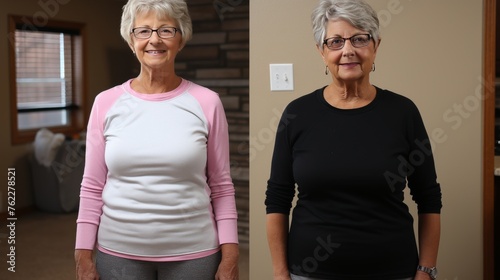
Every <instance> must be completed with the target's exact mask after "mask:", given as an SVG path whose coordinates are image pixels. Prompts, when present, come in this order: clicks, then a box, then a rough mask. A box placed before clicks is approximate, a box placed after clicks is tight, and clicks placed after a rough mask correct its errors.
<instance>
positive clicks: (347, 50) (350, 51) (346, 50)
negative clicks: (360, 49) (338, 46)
mask: <svg viewBox="0 0 500 280" xmlns="http://www.w3.org/2000/svg"><path fill="white" fill-rule="evenodd" d="M353 55H354V47H353V45H352V43H351V40H346V41H345V42H344V47H343V48H342V56H353Z"/></svg>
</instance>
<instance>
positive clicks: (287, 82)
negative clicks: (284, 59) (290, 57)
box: [269, 63, 293, 91]
mask: <svg viewBox="0 0 500 280" xmlns="http://www.w3.org/2000/svg"><path fill="white" fill-rule="evenodd" d="M269 73H270V75H269V77H270V80H271V91H292V90H293V64H291V63H289V64H269Z"/></svg>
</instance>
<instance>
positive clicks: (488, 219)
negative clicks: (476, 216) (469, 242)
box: [483, 0, 497, 280]
mask: <svg viewBox="0 0 500 280" xmlns="http://www.w3.org/2000/svg"><path fill="white" fill-rule="evenodd" d="M483 3H484V6H483V9H484V10H483V11H484V25H483V29H484V30H483V32H484V33H483V36H484V37H483V38H484V39H483V44H484V45H483V50H484V57H483V77H484V88H483V91H484V98H483V114H484V115H483V279H484V280H494V270H495V266H494V202H495V201H494V197H495V195H494V194H495V193H494V191H495V189H494V184H495V181H494V179H495V176H494V171H495V166H494V165H495V142H494V140H495V78H496V73H495V62H496V10H497V9H496V0H484V2H483Z"/></svg>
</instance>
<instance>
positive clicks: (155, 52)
mask: <svg viewBox="0 0 500 280" xmlns="http://www.w3.org/2000/svg"><path fill="white" fill-rule="evenodd" d="M165 52H166V51H162V50H152V51H146V53H149V54H161V53H165Z"/></svg>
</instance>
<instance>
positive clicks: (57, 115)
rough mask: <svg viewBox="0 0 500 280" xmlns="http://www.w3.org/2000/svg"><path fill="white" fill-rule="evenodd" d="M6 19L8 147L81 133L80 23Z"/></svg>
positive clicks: (81, 72) (82, 115) (81, 37)
mask: <svg viewBox="0 0 500 280" xmlns="http://www.w3.org/2000/svg"><path fill="white" fill-rule="evenodd" d="M35 20H36V19H32V18H29V17H24V16H9V34H10V44H9V46H10V71H9V72H10V75H11V77H10V83H11V135H12V143H14V144H18V143H26V142H30V141H33V140H34V137H35V134H36V132H37V131H38V130H39V129H40V128H44V127H45V128H48V129H50V130H51V131H53V132H60V133H64V134H66V135H68V136H70V135H72V134H74V133H78V132H80V131H81V130H82V129H83V119H84V117H85V116H84V112H83V111H84V106H83V104H82V102H83V101H84V100H85V97H84V96H85V90H84V84H85V82H84V81H85V79H84V71H83V69H84V67H83V61H84V59H83V45H84V32H83V28H84V25H83V24H78V23H70V22H61V21H53V20H47V21H46V22H44V25H43V26H41V25H33V24H30V23H32V22H36V21H35Z"/></svg>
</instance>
